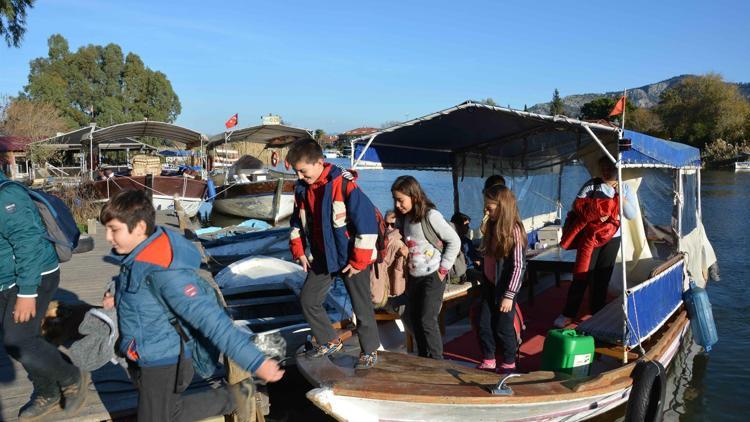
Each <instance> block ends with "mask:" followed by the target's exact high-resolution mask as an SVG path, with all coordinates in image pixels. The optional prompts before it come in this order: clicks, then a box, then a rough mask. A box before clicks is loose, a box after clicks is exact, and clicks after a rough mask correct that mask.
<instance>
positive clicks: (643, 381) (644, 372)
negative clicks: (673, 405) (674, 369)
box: [625, 360, 667, 422]
mask: <svg viewBox="0 0 750 422" xmlns="http://www.w3.org/2000/svg"><path fill="white" fill-rule="evenodd" d="M630 377H631V378H633V388H632V389H631V390H630V398H628V405H627V408H626V410H625V421H626V422H636V421H638V422H641V421H648V422H660V421H661V420H662V418H663V417H664V413H663V410H664V398H665V395H666V393H667V375H666V371H665V370H664V367H663V366H662V364H661V363H659V362H657V361H653V360H649V361H641V362H638V364H636V365H635V369H633V373H632V374H631V375H630Z"/></svg>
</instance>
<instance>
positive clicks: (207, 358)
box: [99, 190, 284, 422]
mask: <svg viewBox="0 0 750 422" xmlns="http://www.w3.org/2000/svg"><path fill="white" fill-rule="evenodd" d="M99 219H100V221H101V222H102V224H104V225H105V227H106V230H107V241H108V242H110V243H111V244H112V247H113V254H112V255H113V257H114V258H115V259H117V260H119V261H120V274H119V276H118V277H117V278H116V279H115V289H116V290H115V295H114V297H113V296H111V295H105V298H104V303H103V305H104V307H105V308H109V307H112V306H116V308H117V320H118V324H119V328H120V338H119V343H118V351H119V352H120V354H122V355H123V356H125V357H126V358H127V360H128V371H129V372H130V375H131V378H132V380H133V382H134V384H135V385H136V388H137V390H138V421H139V422H144V421H172V420H186V419H189V420H198V419H204V418H207V417H211V416H218V415H225V414H229V413H231V412H232V411H237V413H238V415H239V416H240V419H243V418H247V417H248V416H247V414H243V412H247V408H246V407H245V406H243V403H242V401H243V400H247V396H249V395H250V394H251V390H252V389H251V388H248V387H247V386H245V385H242V384H235V385H232V386H229V387H228V388H226V389H225V388H219V389H211V390H208V391H203V392H200V393H193V394H190V395H183V394H182V393H183V392H184V391H185V390H186V389H187V387H188V385H189V384H190V381H191V380H192V379H193V375H194V373H195V372H198V374H199V375H201V376H204V377H206V376H208V375H210V374H207V373H206V372H207V368H208V372H211V371H210V369H212V368H214V367H213V366H212V364H214V363H215V362H216V359H218V356H217V354H218V352H223V353H224V354H225V355H227V356H228V357H229V358H231V359H232V360H234V361H235V362H236V363H237V364H238V365H239V366H240V367H241V368H242V369H244V370H246V371H251V372H253V373H254V374H255V376H257V377H258V378H261V379H263V380H265V381H268V382H272V381H277V380H279V379H280V378H281V376H282V375H283V373H284V371H283V370H281V369H280V368H279V366H278V363H277V362H276V361H274V360H271V359H266V357H265V356H264V355H263V353H261V352H260V351H259V350H258V349H257V348H256V347H255V346H254V345H253V343H252V342H251V341H250V337H249V335H247V334H246V333H245V332H243V331H241V330H240V329H239V328H237V327H235V326H234V324H233V322H232V320H231V319H230V318H229V316H228V315H227V313H226V312H225V311H224V309H222V307H221V306H220V305H219V301H218V297H217V296H216V292H215V291H214V290H213V288H212V287H211V286H210V285H209V284H208V283H207V282H206V281H205V280H203V279H202V278H201V277H200V276H199V275H198V273H197V272H196V271H197V270H198V268H199V266H200V262H201V259H200V253H199V252H198V250H197V249H196V248H195V246H193V245H192V243H190V242H189V241H188V240H187V239H185V238H184V237H182V236H181V235H180V234H178V233H177V232H174V231H170V230H166V229H164V228H162V227H158V226H155V211H154V207H153V205H152V204H151V201H150V199H149V198H148V196H147V194H146V192H144V191H140V190H125V191H122V192H120V193H118V194H117V195H115V196H113V197H112V198H111V199H110V200H109V202H107V204H106V205H105V206H104V207H103V208H102V211H101V214H100V217H99ZM207 349H208V352H206V350H207ZM243 389H244V391H243ZM248 390H250V392H248Z"/></svg>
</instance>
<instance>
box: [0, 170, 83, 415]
mask: <svg viewBox="0 0 750 422" xmlns="http://www.w3.org/2000/svg"><path fill="white" fill-rule="evenodd" d="M59 283H60V266H59V263H58V257H57V254H56V253H55V247H54V246H53V244H52V242H51V241H49V240H48V237H47V233H46V230H45V226H44V223H43V222H42V219H41V217H40V215H39V212H38V211H37V207H36V206H35V205H34V202H33V201H32V199H31V197H30V196H29V192H27V190H26V188H25V187H23V186H22V185H20V184H18V183H15V182H11V181H8V180H7V179H6V178H5V176H4V175H3V174H2V173H1V172H0V335H2V339H3V344H4V345H5V350H6V351H7V352H8V354H9V355H10V356H11V357H13V358H14V359H16V360H17V361H19V362H20V363H21V365H23V367H24V369H25V370H26V372H27V373H28V375H29V378H30V379H31V382H32V384H33V385H34V395H33V397H32V399H31V400H30V401H29V403H27V404H26V405H24V406H23V407H22V408H21V409H20V411H19V414H18V418H19V420H21V421H34V420H38V419H40V418H42V417H44V416H45V415H48V414H50V413H52V412H55V411H59V410H61V406H62V408H63V409H64V410H65V413H66V416H74V415H75V414H76V413H77V412H78V410H80V408H81V407H82V406H83V404H84V401H85V399H86V392H87V389H88V374H86V373H84V372H81V371H80V370H79V369H78V368H76V367H75V366H73V365H71V364H70V363H68V362H67V361H65V360H64V359H63V358H62V355H61V354H60V352H59V351H58V350H57V348H56V347H55V346H53V345H52V344H51V343H48V342H47V341H45V340H44V339H43V338H42V337H41V334H40V329H41V319H42V318H43V317H44V314H45V312H46V311H47V306H48V305H49V301H50V299H52V296H53V295H54V294H55V291H56V290H57V286H58V285H59Z"/></svg>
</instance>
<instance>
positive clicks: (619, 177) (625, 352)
mask: <svg viewBox="0 0 750 422" xmlns="http://www.w3.org/2000/svg"><path fill="white" fill-rule="evenodd" d="M620 139H622V132H620ZM617 158H618V160H617V163H616V166H617V188H618V190H619V195H617V197H618V200H619V208H620V209H619V211H618V212H619V214H620V261H621V262H620V268H621V269H622V311H623V314H624V316H625V318H624V321H625V324H624V326H623V335H622V338H623V340H626V336H627V333H628V331H627V330H628V294H627V292H628V272H627V265H626V263H627V262H626V260H625V236H626V235H627V230H624V226H623V224H622V223H623V221H625V220H624V219H625V213H624V211H623V206H624V204H625V198H624V195H623V192H624V190H625V186H623V184H622V152H618V153H617ZM639 334H640V333H639ZM638 345H639V346H640V345H641V339H640V336H639V338H638ZM622 363H624V364H626V363H628V350H627V347H623V348H622Z"/></svg>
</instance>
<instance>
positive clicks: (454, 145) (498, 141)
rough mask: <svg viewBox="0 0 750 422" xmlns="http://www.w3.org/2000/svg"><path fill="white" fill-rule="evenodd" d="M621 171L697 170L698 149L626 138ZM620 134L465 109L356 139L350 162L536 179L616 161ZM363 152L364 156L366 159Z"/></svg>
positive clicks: (497, 110) (555, 119)
mask: <svg viewBox="0 0 750 422" xmlns="http://www.w3.org/2000/svg"><path fill="white" fill-rule="evenodd" d="M623 135H624V136H623V137H624V138H627V139H631V141H632V147H631V149H630V150H629V151H625V153H624V154H623V164H625V165H626V166H657V167H686V166H698V165H700V153H699V151H698V149H696V148H693V147H691V146H688V145H683V144H679V143H676V142H669V141H665V140H663V139H659V138H655V137H652V136H648V135H644V134H641V133H638V132H633V131H629V130H626V131H624V134H623ZM619 138H620V129H619V128H617V127H614V126H611V125H605V124H600V123H592V122H585V121H581V120H578V119H572V118H568V117H565V116H547V115H542V114H536V113H529V112H523V111H519V110H513V109H510V108H505V107H495V106H488V105H485V104H480V103H475V102H472V101H467V102H464V103H462V104H459V105H457V106H455V107H451V108H448V109H445V110H441V111H439V112H436V113H433V114H430V115H427V116H423V117H419V118H417V119H414V120H410V121H408V122H405V123H402V124H400V125H396V126H393V127H390V128H387V129H384V130H381V131H379V132H376V133H374V134H371V135H368V136H365V137H361V138H358V139H355V140H354V142H355V144H356V145H355V149H354V151H355V152H354V157H355V158H357V159H359V158H360V156H361V158H362V159H364V160H367V161H379V162H380V163H382V165H383V166H384V167H390V168H413V167H419V168H449V167H454V168H456V167H461V169H462V170H461V171H462V172H463V173H468V174H466V175H470V174H473V175H478V176H481V175H483V174H485V173H488V172H497V171H502V172H503V173H504V174H510V173H514V172H525V173H528V172H535V171H536V172H539V171H544V170H545V169H549V168H551V167H555V166H557V165H560V164H564V163H566V162H569V161H571V160H574V159H582V158H584V157H585V156H587V155H590V154H598V155H599V154H601V153H602V152H601V147H600V146H599V145H598V143H599V142H600V143H601V144H602V145H603V146H604V147H605V148H606V149H607V151H609V153H610V154H612V155H613V156H615V155H616V152H617V148H618V140H619ZM363 152H364V154H363Z"/></svg>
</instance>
